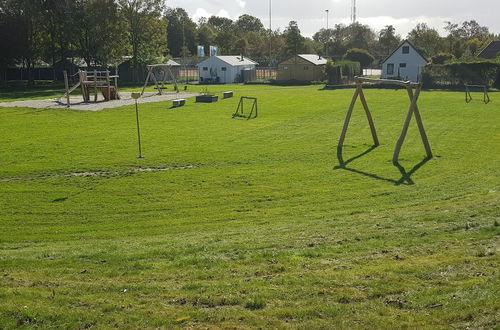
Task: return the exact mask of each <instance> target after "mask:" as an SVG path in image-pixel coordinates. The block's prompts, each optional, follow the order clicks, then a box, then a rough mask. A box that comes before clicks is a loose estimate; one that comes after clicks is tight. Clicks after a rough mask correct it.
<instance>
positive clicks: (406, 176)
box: [334, 145, 431, 186]
mask: <svg viewBox="0 0 500 330" xmlns="http://www.w3.org/2000/svg"><path fill="white" fill-rule="evenodd" d="M375 148H377V145H372V146H371V147H370V148H368V149H367V150H365V151H363V152H362V153H360V154H358V155H356V156H354V157H351V158H349V159H348V160H344V158H343V155H342V147H338V148H337V159H338V161H339V165H337V166H335V167H334V169H335V170H337V169H342V170H346V171H349V172H353V173H357V174H361V175H363V176H366V177H369V178H372V179H376V180H380V181H385V182H390V183H392V184H395V185H397V186H399V185H403V184H404V185H413V184H415V182H414V181H413V180H412V178H411V176H412V175H413V174H414V173H415V172H416V171H418V170H419V169H420V168H421V167H422V166H424V165H425V163H427V162H428V161H429V160H430V159H431V158H429V157H425V158H424V159H423V160H422V161H420V162H419V163H418V164H416V165H415V166H413V167H412V168H411V169H410V170H409V171H407V170H406V168H405V167H403V165H401V164H400V163H399V162H395V163H393V165H394V166H395V167H396V168H397V169H398V170H399V172H400V173H401V178H400V179H397V180H396V179H392V178H386V177H383V176H380V175H378V174H374V173H368V172H364V171H361V170H358V169H355V168H351V167H347V164H349V163H351V162H353V161H354V160H356V159H359V158H361V157H363V156H365V155H367V154H369V153H370V152H372V151H373V150H375Z"/></svg>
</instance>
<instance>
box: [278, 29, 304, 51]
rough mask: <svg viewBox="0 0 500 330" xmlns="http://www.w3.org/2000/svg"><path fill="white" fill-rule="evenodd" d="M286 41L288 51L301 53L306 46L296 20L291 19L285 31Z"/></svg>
mask: <svg viewBox="0 0 500 330" xmlns="http://www.w3.org/2000/svg"><path fill="white" fill-rule="evenodd" d="M283 36H284V38H285V41H286V53H287V54H289V55H291V54H299V53H300V52H302V50H303V48H304V37H303V36H302V35H301V34H300V29H299V26H298V25H297V22H296V21H290V23H288V27H287V28H286V29H285V31H284V32H283Z"/></svg>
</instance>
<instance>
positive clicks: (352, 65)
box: [325, 60, 362, 85]
mask: <svg viewBox="0 0 500 330" xmlns="http://www.w3.org/2000/svg"><path fill="white" fill-rule="evenodd" d="M325 72H326V76H327V77H328V84H330V85H338V84H341V83H343V82H345V81H346V80H347V81H351V80H352V79H353V78H354V77H355V76H359V75H361V73H362V71H361V65H360V64H359V62H354V61H347V60H342V61H335V62H333V61H331V60H329V61H328V63H327V64H326V69H325Z"/></svg>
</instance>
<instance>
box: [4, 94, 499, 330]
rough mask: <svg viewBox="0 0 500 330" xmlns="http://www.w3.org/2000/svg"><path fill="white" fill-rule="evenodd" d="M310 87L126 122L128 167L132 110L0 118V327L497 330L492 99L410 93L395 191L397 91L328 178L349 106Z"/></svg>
mask: <svg viewBox="0 0 500 330" xmlns="http://www.w3.org/2000/svg"><path fill="white" fill-rule="evenodd" d="M193 88H200V89H201V87H193ZM320 88H321V86H307V87H271V86H261V85H247V86H239V85H234V86H233V85H231V86H215V87H211V88H210V89H211V90H212V91H214V92H220V91H223V90H228V89H231V90H234V92H235V97H234V98H231V99H226V100H219V102H217V103H213V104H197V103H194V101H193V100H191V99H189V100H188V104H187V105H186V106H185V107H181V108H176V109H169V107H170V103H168V102H165V103H151V104H145V105H141V106H140V119H141V130H142V143H143V153H144V155H145V158H144V159H137V158H136V156H137V135H136V134H137V133H136V128H135V111H134V107H133V106H127V107H121V108H115V109H108V110H104V111H101V112H83V111H73V110H66V109H64V110H47V109H29V108H0V137H1V144H0V157H1V158H0V159H1V161H0V228H1V231H0V233H1V235H0V328H5V329H10V328H14V327H17V326H24V327H34V328H44V329H45V328H50V327H58V328H72V329H76V328H80V329H83V328H91V327H95V328H99V329H102V328H114V327H119V328H158V327H159V328H184V327H186V328H187V327H195V328H197V327H199V328H255V327H260V328H302V329H314V328H355V329H358V328H363V329H366V328H476V329H477V328H484V329H487V328H488V329H491V328H498V326H499V322H500V317H499V311H500V301H499V299H498V297H499V294H500V293H499V288H500V279H499V268H498V266H499V253H500V251H499V248H500V245H499V237H498V235H499V233H500V227H499V223H500V106H499V105H498V104H499V103H500V93H492V94H491V98H492V100H493V102H492V103H490V104H488V105H485V104H483V103H482V102H480V101H478V99H479V97H476V100H475V101H473V102H472V103H469V104H466V103H465V101H464V95H463V93H458V92H441V91H424V92H422V95H421V98H420V101H419V105H420V109H421V113H422V117H423V121H424V125H425V127H426V129H427V134H428V136H429V140H430V143H431V147H432V148H433V152H434V154H435V157H434V158H433V159H431V160H430V161H428V162H423V160H424V155H425V152H424V149H423V146H422V143H421V142H420V139H419V136H418V130H417V129H416V125H415V122H414V121H412V125H411V127H410V130H409V133H408V138H407V140H406V142H405V145H404V146H403V149H402V152H401V165H402V166H403V167H404V171H403V173H405V172H406V173H409V174H406V175H403V174H402V172H401V171H400V169H398V168H397V167H395V166H393V164H392V162H391V157H392V151H393V148H394V144H395V142H396V139H397V137H398V136H399V133H400V129H401V125H402V123H403V120H404V117H405V115H406V111H407V107H408V97H407V96H405V92H404V91H401V90H397V91H396V90H367V91H366V96H367V100H368V104H369V105H370V107H371V109H372V112H373V115H374V120H375V124H376V126H377V128H378V131H379V138H380V140H381V145H380V146H379V147H377V148H375V149H370V146H371V135H370V132H369V129H368V125H367V122H366V118H365V117H364V114H363V111H362V108H361V106H360V104H359V103H358V104H357V106H356V109H355V112H354V115H353V118H352V121H351V126H350V130H349V133H348V135H347V139H346V146H345V148H344V154H343V157H344V159H345V160H347V161H348V162H347V164H346V166H345V168H336V166H337V165H338V160H337V154H336V144H337V141H338V138H339V135H340V130H341V127H342V123H343V120H344V116H345V112H346V110H347V108H348V105H349V103H350V99H351V96H352V93H353V90H337V91H323V90H320ZM40 93H41V94H40ZM58 93H59V92H58V91H56V90H53V91H50V90H47V91H38V92H37V93H31V94H26V95H25V97H41V96H44V97H47V96H49V95H51V94H53V95H54V96H55V95H57V94H58ZM242 95H246V96H256V97H258V99H259V117H258V118H257V119H254V120H249V121H246V120H242V119H231V115H232V113H233V112H234V110H235V109H236V105H237V103H238V99H239V96H242ZM21 97H23V96H22V93H16V94H15V95H11V94H9V93H3V94H2V95H1V96H0V101H5V100H11V99H19V98H21ZM358 156H359V157H358Z"/></svg>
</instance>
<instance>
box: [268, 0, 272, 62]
mask: <svg viewBox="0 0 500 330" xmlns="http://www.w3.org/2000/svg"><path fill="white" fill-rule="evenodd" d="M271 1H272V0H269V66H271V61H272V58H273V53H272V48H273V39H272V37H273V27H272V16H271V15H272V11H271V9H272V6H271Z"/></svg>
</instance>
